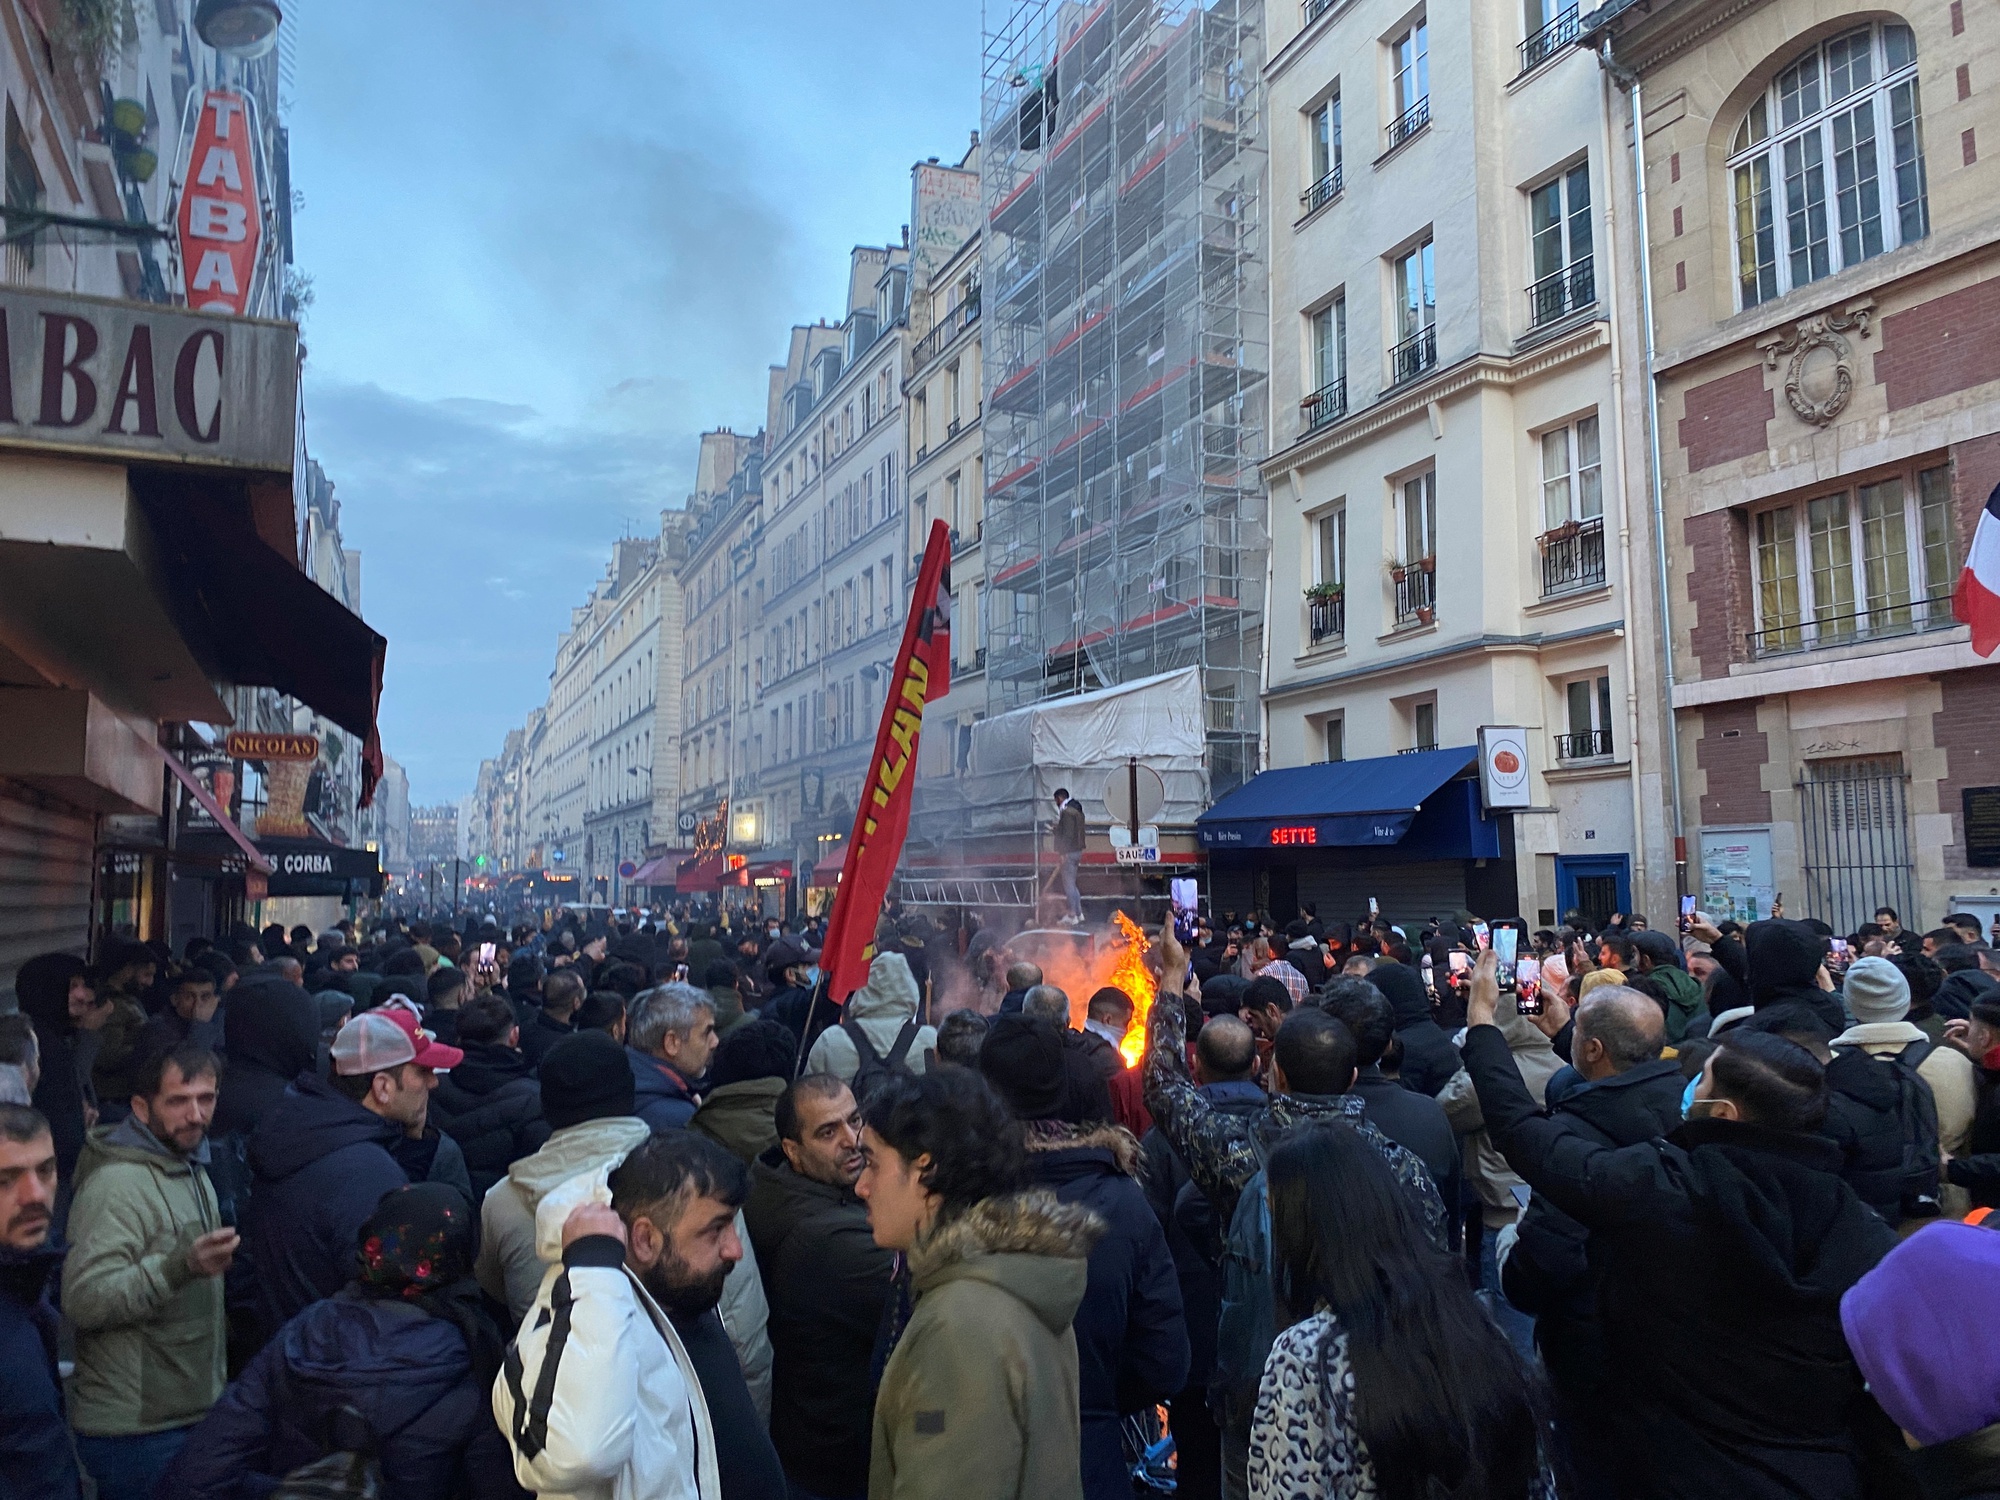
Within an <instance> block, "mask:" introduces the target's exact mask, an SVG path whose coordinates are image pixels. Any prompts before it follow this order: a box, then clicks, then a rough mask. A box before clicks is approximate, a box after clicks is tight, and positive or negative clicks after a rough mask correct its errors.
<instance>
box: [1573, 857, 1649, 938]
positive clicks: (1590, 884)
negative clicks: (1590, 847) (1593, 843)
mask: <svg viewBox="0 0 2000 1500" xmlns="http://www.w3.org/2000/svg"><path fill="white" fill-rule="evenodd" d="M1631 910H1632V857H1631V856H1630V855H1629V854H1581V855H1577V854H1558V855H1557V856H1556V917H1557V919H1558V920H1565V919H1567V918H1568V916H1569V914H1570V913H1571V912H1572V911H1574V912H1577V913H1579V914H1581V916H1582V918H1583V925H1584V926H1586V927H1588V928H1589V929H1591V930H1592V931H1593V932H1595V931H1599V930H1601V929H1602V928H1603V927H1604V925H1605V924H1606V923H1607V922H1609V921H1610V920H1611V918H1612V917H1613V916H1614V915H1616V914H1617V913H1619V912H1625V913H1628V914H1629V913H1630V912H1631Z"/></svg>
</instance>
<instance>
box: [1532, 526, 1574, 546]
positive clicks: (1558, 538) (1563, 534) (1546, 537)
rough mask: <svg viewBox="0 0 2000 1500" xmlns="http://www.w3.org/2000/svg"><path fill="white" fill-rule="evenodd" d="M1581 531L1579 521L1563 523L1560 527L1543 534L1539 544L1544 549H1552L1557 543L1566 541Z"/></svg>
mask: <svg viewBox="0 0 2000 1500" xmlns="http://www.w3.org/2000/svg"><path fill="white" fill-rule="evenodd" d="M1581 530H1583V523H1582V522H1581V521H1574V520H1571V521H1565V522H1563V523H1562V525H1560V526H1556V527H1552V528H1551V529H1549V530H1547V531H1545V532H1543V533H1542V535H1541V543H1542V545H1543V546H1544V547H1553V546H1556V545H1558V544H1559V543H1562V542H1566V541H1568V540H1569V539H1570V538H1571V537H1573V536H1575V535H1576V534H1577V533H1578V532H1579V531H1581Z"/></svg>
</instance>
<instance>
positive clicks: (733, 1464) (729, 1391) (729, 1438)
mask: <svg viewBox="0 0 2000 1500" xmlns="http://www.w3.org/2000/svg"><path fill="white" fill-rule="evenodd" d="M667 1318H668V1320H669V1321H670V1322H671V1323H672V1324H673V1325H674V1332H675V1333H677V1334H679V1335H680V1338H681V1344H682V1345H683V1347H685V1348H686V1350H687V1352H688V1359H689V1361H690V1362H691V1363H692V1364H693V1365H694V1373H695V1375H696V1377H697V1378H698V1379H699V1380H700V1381H701V1395H702V1399H703V1400H704V1401H705V1402H706V1403H707V1404H708V1417H709V1421H710V1422H711V1423H712V1424H713V1426H714V1428H715V1469H716V1478H717V1479H719V1480H720V1481H721V1482H722V1500H785V1488H786V1486H785V1470H784V1467H783V1465H781V1464H780V1463H779V1462H778V1454H777V1450H776V1449H775V1448H773V1447H772V1446H771V1439H770V1436H769V1435H768V1434H767V1433H766V1432H765V1431H764V1424H763V1422H762V1421H760V1420H759V1419H758V1416H757V1407H756V1405H755V1404H754V1403H753V1402H752V1401H751V1399H750V1387H749V1386H748V1385H746V1384H745V1383H744V1380H743V1366H742V1364H741V1362H740V1361H739V1360H738V1359H737V1357H736V1346H735V1345H734V1344H732V1343H731V1342H730V1341H729V1331H728V1330H727V1329H726V1328H724V1327H723V1326H722V1318H721V1315H720V1314H718V1313H717V1312H716V1311H715V1309H714V1308H710V1309H709V1310H708V1311H707V1312H704V1313H696V1314H694V1315H692V1316H690V1315H689V1314H686V1313H674V1312H670V1313H668V1314H667Z"/></svg>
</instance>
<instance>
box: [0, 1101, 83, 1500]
mask: <svg viewBox="0 0 2000 1500" xmlns="http://www.w3.org/2000/svg"><path fill="white" fill-rule="evenodd" d="M55 1204H56V1146H55V1137H54V1135H53V1134H52V1133H51V1132H50V1130H49V1122H48V1121H47V1120H46V1119H44V1118H43V1116H42V1115H41V1113H40V1112H39V1111H37V1110H34V1109H30V1108H27V1107H26V1106H24V1105H19V1104H0V1370H5V1371H6V1372H7V1378H6V1380H5V1381H0V1495H6V1496H9V1497H10V1500H12V1497H18V1500H80V1497H81V1495H82V1492H83V1481H82V1478H81V1476H80V1474H79V1472H78V1469H77V1462H76V1450H75V1448H74V1447H73V1446H72V1444H71V1442H70V1434H69V1424H68V1422H67V1420H66V1416H65V1412H64V1407H63V1389H62V1376H61V1373H60V1371H59V1369H58V1366H57V1363H56V1353H57V1342H58V1340H57V1325H58V1321H59V1319H58V1317H57V1313H56V1309H55V1302H54V1299H53V1297H52V1295H51V1293H52V1292H53V1290H54V1288H55V1285H56V1283H57V1281H58V1280H59V1278H60V1277H61V1276H62V1265H63V1255H64V1251H63V1247H62V1246H61V1245H59V1244H56V1243H53V1242H52V1241H51V1239H50V1230H51V1227H52V1226H53V1224H54V1222H55Z"/></svg>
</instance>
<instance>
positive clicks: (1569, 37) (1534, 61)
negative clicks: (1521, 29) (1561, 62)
mask: <svg viewBox="0 0 2000 1500" xmlns="http://www.w3.org/2000/svg"><path fill="white" fill-rule="evenodd" d="M1576 33H1577V24H1576V7H1575V6H1574V5H1572V6H1571V7H1570V8H1569V9H1568V10H1566V11H1564V12H1563V13H1562V14H1561V15H1559V16H1557V17H1556V18H1555V19H1554V20H1553V21H1551V22H1549V24H1548V25H1546V26H1544V27H1543V28H1542V29H1541V30H1540V31H1538V32H1536V33H1535V34H1534V35H1533V36H1531V37H1529V38H1528V39H1527V40H1526V41H1525V42H1523V43H1521V71H1522V72H1523V73H1532V72H1534V70H1535V69H1537V68H1539V67H1540V66H1541V65H1542V64H1543V63H1545V62H1547V61H1548V60H1549V59H1550V58H1552V57H1554V56H1555V55H1556V54H1557V53H1558V52H1560V51H1562V49H1563V48H1565V47H1567V46H1568V45H1569V44H1570V43H1571V42H1573V41H1575V40H1576Z"/></svg>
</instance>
